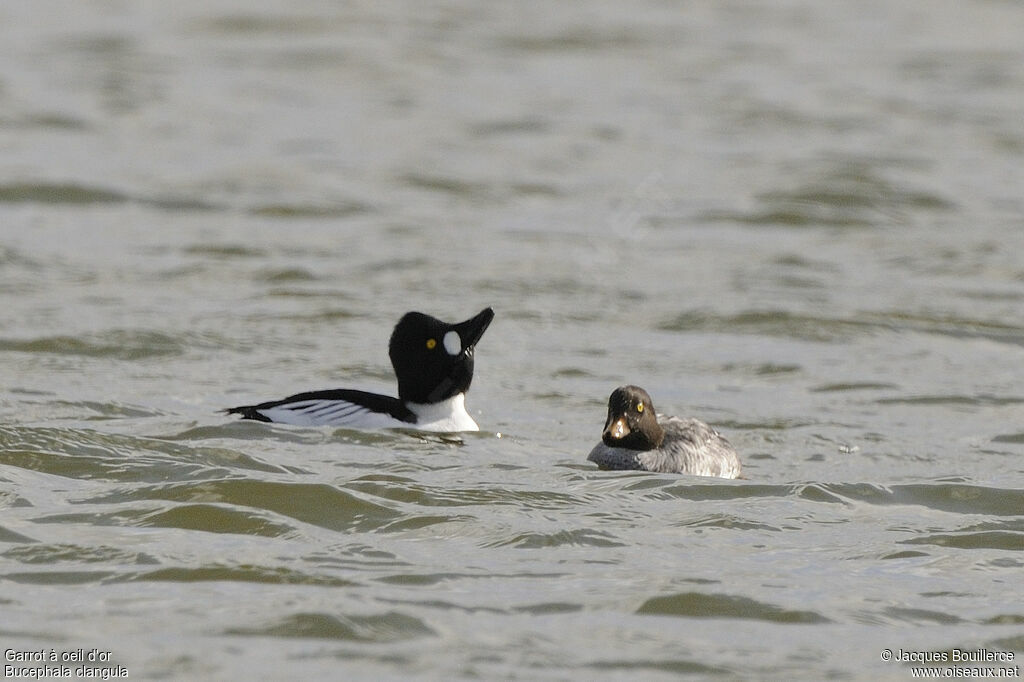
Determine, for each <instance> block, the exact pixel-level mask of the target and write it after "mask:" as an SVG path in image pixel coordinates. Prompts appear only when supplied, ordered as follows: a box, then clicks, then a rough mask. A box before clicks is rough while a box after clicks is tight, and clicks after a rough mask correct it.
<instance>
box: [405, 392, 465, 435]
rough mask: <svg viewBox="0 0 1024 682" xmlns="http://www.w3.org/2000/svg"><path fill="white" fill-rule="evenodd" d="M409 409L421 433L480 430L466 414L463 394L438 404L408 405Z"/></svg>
mask: <svg viewBox="0 0 1024 682" xmlns="http://www.w3.org/2000/svg"><path fill="white" fill-rule="evenodd" d="M409 409H410V410H412V412H413V414H415V415H416V428H417V429H421V430H423V431H439V432H445V433H455V432H457V431H479V430H480V427H479V426H477V425H476V422H475V421H473V418H472V417H470V416H469V413H468V412H466V394H465V393H459V394H458V395H454V396H452V397H451V398H449V399H448V400H444V401H442V402H439V403H409Z"/></svg>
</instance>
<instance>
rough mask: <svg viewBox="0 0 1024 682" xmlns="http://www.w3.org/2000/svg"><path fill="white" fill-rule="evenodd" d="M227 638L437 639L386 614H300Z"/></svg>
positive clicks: (411, 621) (400, 616) (415, 621)
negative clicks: (236, 636) (239, 636)
mask: <svg viewBox="0 0 1024 682" xmlns="http://www.w3.org/2000/svg"><path fill="white" fill-rule="evenodd" d="M225 634H229V635H249V636H254V637H301V638H303V639H308V638H312V639H332V640H344V641H351V642H368V643H369V642H376V643H384V642H401V641H405V640H409V639H419V638H421V637H434V636H436V635H437V633H435V632H434V630H433V629H432V628H430V627H429V626H428V625H427V624H426V623H424V622H423V621H421V620H420V619H419V618H415V617H413V616H409V615H406V614H404V613H399V612H397V611H387V612H385V613H381V614H372V615H354V616H346V615H333V614H328V613H297V614H294V615H292V616H288V617H286V618H282V619H281V620H279V621H277V622H276V623H273V624H271V625H265V626H262V627H254V628H253V627H244V628H231V629H228V630H227V631H226V633H225Z"/></svg>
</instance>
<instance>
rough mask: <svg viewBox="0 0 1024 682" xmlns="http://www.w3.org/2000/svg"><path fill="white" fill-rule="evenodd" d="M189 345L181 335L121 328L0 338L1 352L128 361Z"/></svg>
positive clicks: (179, 352)
mask: <svg viewBox="0 0 1024 682" xmlns="http://www.w3.org/2000/svg"><path fill="white" fill-rule="evenodd" d="M186 345H187V344H186V342H185V340H184V339H183V338H182V337H177V336H170V335H168V334H163V333H161V332H153V331H143V330H121V329H117V330H111V331H106V332H101V333H99V334H87V335H83V336H81V337H75V336H44V337H39V338H35V339H2V338H0V351H14V352H20V353H55V354H58V355H84V356H87V357H99V358H114V359H117V360H127V361H133V360H148V359H151V358H158V357H167V356H173V355H182V354H184V352H185V349H186Z"/></svg>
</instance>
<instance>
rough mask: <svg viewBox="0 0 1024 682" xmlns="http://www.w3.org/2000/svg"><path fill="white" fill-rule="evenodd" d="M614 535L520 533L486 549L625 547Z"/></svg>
mask: <svg viewBox="0 0 1024 682" xmlns="http://www.w3.org/2000/svg"><path fill="white" fill-rule="evenodd" d="M613 538H615V536H614V535H612V534H611V533H605V532H603V531H596V530H591V529H589V528H583V529H577V530H563V531H558V532H557V533H518V534H516V535H514V536H512V537H510V538H507V539H503V540H497V541H494V542H488V543H486V544H485V545H484V546H485V547H515V548H517V549H541V548H544V547H562V546H566V545H568V546H573V547H625V546H626V544H625V543H622V542H618V541H617V540H615V539H613Z"/></svg>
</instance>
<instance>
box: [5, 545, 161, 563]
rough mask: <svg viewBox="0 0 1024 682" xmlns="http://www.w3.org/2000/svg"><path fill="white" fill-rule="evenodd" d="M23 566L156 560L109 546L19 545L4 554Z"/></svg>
mask: <svg viewBox="0 0 1024 682" xmlns="http://www.w3.org/2000/svg"><path fill="white" fill-rule="evenodd" d="M0 556H3V557H5V558H7V559H13V560H15V561H18V562H20V563H23V564H57V563H64V562H74V563H85V564H89V563H118V564H126V563H128V564H154V563H156V559H155V558H153V557H152V556H150V555H148V554H144V553H140V552H132V551H127V550H123V549H119V548H117V547H110V546H107V545H98V546H86V545H76V544H56V545H46V544H41V543H36V544H27V545H19V546H17V547H13V548H11V549H9V550H7V551H6V552H4V553H3V554H0Z"/></svg>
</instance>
